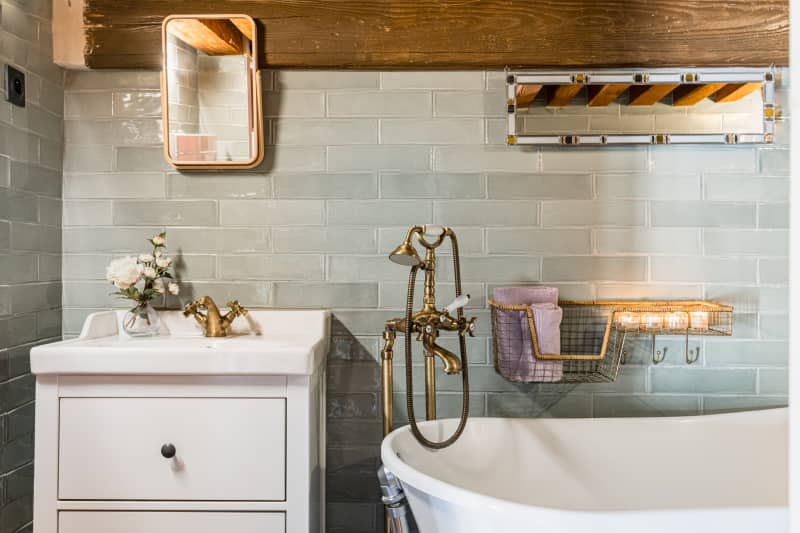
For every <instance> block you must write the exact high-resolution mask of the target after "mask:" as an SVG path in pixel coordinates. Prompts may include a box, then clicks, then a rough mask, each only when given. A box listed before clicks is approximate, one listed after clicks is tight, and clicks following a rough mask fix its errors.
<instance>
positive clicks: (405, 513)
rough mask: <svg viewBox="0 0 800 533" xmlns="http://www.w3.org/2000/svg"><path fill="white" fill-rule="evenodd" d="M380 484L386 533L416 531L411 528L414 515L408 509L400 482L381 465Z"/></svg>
mask: <svg viewBox="0 0 800 533" xmlns="http://www.w3.org/2000/svg"><path fill="white" fill-rule="evenodd" d="M378 482H379V483H380V486H381V493H382V494H383V497H382V498H381V501H382V502H383V506H384V513H385V514H386V524H387V526H388V527H387V531H386V533H411V532H412V531H414V530H412V529H411V526H410V524H411V522H412V521H413V515H412V514H411V509H409V507H408V501H407V500H406V495H405V493H404V492H403V487H402V485H400V480H399V479H397V478H396V477H395V476H394V474H392V473H391V472H389V471H388V470H386V467H384V466H383V465H381V466H380V467H379V468H378Z"/></svg>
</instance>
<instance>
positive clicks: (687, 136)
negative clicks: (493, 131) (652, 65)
mask: <svg viewBox="0 0 800 533" xmlns="http://www.w3.org/2000/svg"><path fill="white" fill-rule="evenodd" d="M775 77H776V73H775V70H774V68H772V67H770V68H717V69H691V68H687V69H649V70H648V69H632V70H592V71H519V72H511V71H507V75H506V84H507V92H506V98H507V102H506V103H507V112H508V117H507V118H508V124H507V125H508V127H507V134H508V137H507V143H508V144H509V145H526V144H531V145H547V144H559V145H614V144H762V143H771V142H773V137H774V133H775V118H776V115H777V112H776V108H775ZM579 95H580V98H576V97H578V96H579ZM706 99H710V100H711V101H712V102H714V103H716V104H732V103H734V102H740V101H741V102H745V99H747V101H748V102H749V104H747V105H745V106H739V108H738V109H736V112H737V113H739V114H738V115H737V116H738V117H740V118H741V117H744V118H748V115H749V118H750V119H751V120H749V121H745V123H744V124H742V121H741V120H740V121H739V124H737V125H735V126H734V125H733V124H734V123H733V122H728V121H727V120H723V118H722V117H723V114H724V113H726V112H727V111H726V110H730V109H731V106H730V105H728V106H727V107H726V106H722V105H721V106H719V107H717V106H711V108H709V107H708V106H706V107H704V109H703V112H705V113H708V114H709V116H711V113H714V112H716V113H718V116H719V117H720V118H718V119H717V121H718V131H713V132H711V131H708V128H707V127H706V128H705V129H703V130H702V131H699V132H693V131H690V130H691V127H688V125H689V120H688V118H687V119H686V120H683V123H681V121H680V120H678V121H677V126H673V127H672V128H671V129H670V130H667V129H664V130H663V131H660V130H659V128H660V127H661V126H660V124H661V123H660V122H659V121H658V120H654V121H652V122H651V123H649V124H648V123H647V122H646V121H641V120H640V121H639V122H638V123H639V124H642V123H644V124H645V125H646V126H645V127H644V128H641V126H639V129H640V130H641V131H635V130H636V128H635V127H634V128H632V129H633V130H634V131H627V130H625V129H622V128H613V129H611V131H608V130H604V128H608V126H604V125H603V124H600V125H599V126H598V127H596V128H595V127H593V124H592V122H591V121H590V120H587V122H586V124H585V126H583V127H582V128H581V131H574V132H572V131H570V132H566V133H565V132H563V131H560V130H561V129H562V128H553V129H556V130H557V131H556V132H552V133H551V132H547V131H541V129H540V128H534V129H535V130H536V131H535V132H533V133H532V132H530V131H529V130H527V129H526V125H527V124H528V123H531V124H533V125H534V126H536V125H537V121H539V122H541V118H542V117H543V116H548V115H550V116H551V117H552V116H555V117H558V116H560V115H561V114H564V113H562V111H560V110H563V109H565V108H567V106H569V107H570V111H569V113H568V114H569V115H570V116H579V115H580V113H582V111H580V110H576V108H577V107H581V106H582V107H584V108H585V114H586V115H587V116H590V115H592V114H594V115H595V116H597V114H598V108H607V107H609V106H612V105H613V106H615V108H619V113H620V115H621V116H622V115H625V114H626V108H634V107H635V108H641V107H643V106H651V107H653V113H654V114H659V113H662V115H663V114H665V113H671V115H672V117H673V118H674V117H675V116H676V113H682V112H683V110H684V109H686V108H689V107H693V106H697V105H699V104H700V103H701V102H703V101H704V100H706ZM575 100H578V103H577V105H575V104H573V102H574V101H575ZM750 104H752V105H750ZM704 105H705V104H704ZM670 108H671V109H670ZM743 109H745V110H746V111H747V112H746V113H744V114H742V113H741V111H742V110H743ZM600 112H602V111H600ZM635 113H636V115H635V116H638V117H643V116H645V113H643V112H641V110H638V111H636V112H635ZM608 116H610V114H609V113H608V112H606V113H605V117H606V118H607V117H608ZM685 116H686V117H688V116H689V115H685ZM633 117H634V115H632V116H631V117H630V118H633ZM656 118H657V117H656ZM598 122H599V121H598ZM632 122H635V121H632ZM665 122H666V121H665ZM551 123H552V122H551ZM670 123H671V124H676V121H675V120H672V121H670ZM645 130H646V131H645ZM756 130H758V131H756Z"/></svg>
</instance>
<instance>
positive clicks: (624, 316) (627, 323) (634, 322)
mask: <svg viewBox="0 0 800 533" xmlns="http://www.w3.org/2000/svg"><path fill="white" fill-rule="evenodd" d="M638 327H639V316H638V315H637V314H636V313H617V328H618V329H621V330H624V331H626V330H631V329H637V328H638Z"/></svg>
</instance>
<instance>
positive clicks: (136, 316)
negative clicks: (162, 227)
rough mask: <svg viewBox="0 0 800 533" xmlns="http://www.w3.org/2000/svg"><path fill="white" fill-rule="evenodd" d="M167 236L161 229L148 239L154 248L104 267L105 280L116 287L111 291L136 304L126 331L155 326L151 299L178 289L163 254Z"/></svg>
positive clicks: (130, 314)
mask: <svg viewBox="0 0 800 533" xmlns="http://www.w3.org/2000/svg"><path fill="white" fill-rule="evenodd" d="M166 237H167V233H166V232H163V231H162V232H161V233H159V234H158V235H156V236H155V237H153V238H151V239H147V242H149V243H150V244H151V245H152V247H153V250H152V251H151V252H150V253H145V254H141V255H140V256H138V257H135V256H132V255H129V256H126V257H120V258H118V259H114V260H113V261H111V263H109V265H108V267H107V268H106V279H107V280H108V281H109V282H111V283H112V284H113V285H114V287H116V288H117V290H116V291H115V292H113V293H111V294H115V295H117V296H119V297H120V298H125V299H128V300H133V301H134V302H136V307H135V308H134V309H133V310H131V311H129V312H128V315H126V318H125V320H124V322H123V325H124V326H125V329H126V331H128V333H132V334H137V333H135V330H134V329H132V328H134V326H137V324H139V327H140V328H150V329H152V328H156V329H157V327H158V321H157V314H156V313H155V311H154V310H152V308H151V307H150V305H149V304H150V302H151V301H152V300H153V299H155V298H156V297H159V296H161V295H163V294H165V293H167V292H169V294H172V295H177V294H178V293H179V292H180V288H179V287H178V283H177V282H176V281H174V279H175V278H174V277H173V274H172V273H171V272H170V270H171V269H172V267H173V261H172V259H171V258H170V257H167V256H166V255H164V251H165V249H166V247H167V238H166ZM153 322H156V323H155V324H154V323H153ZM138 334H140V335H143V333H138ZM148 334H153V333H152V332H150V333H148Z"/></svg>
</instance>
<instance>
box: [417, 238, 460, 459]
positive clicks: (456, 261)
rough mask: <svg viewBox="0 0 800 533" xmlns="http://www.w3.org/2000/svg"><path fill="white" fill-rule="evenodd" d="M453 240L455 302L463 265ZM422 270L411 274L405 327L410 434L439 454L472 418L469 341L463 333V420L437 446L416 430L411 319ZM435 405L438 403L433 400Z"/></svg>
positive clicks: (451, 239)
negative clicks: (417, 284)
mask: <svg viewBox="0 0 800 533" xmlns="http://www.w3.org/2000/svg"><path fill="white" fill-rule="evenodd" d="M449 236H450V244H451V246H452V249H453V270H454V271H455V273H454V278H455V286H456V298H457V297H459V296H461V262H460V261H459V258H458V241H457V240H456V236H455V235H454V234H452V233H450V234H449ZM418 270H419V265H414V266H413V267H411V273H410V274H409V277H408V294H407V297H406V323H405V326H406V327H405V336H406V343H405V344H406V409H407V410H408V421H409V423H410V425H411V433H412V434H413V435H414V437H416V439H417V440H418V441H419V442H420V444H422V445H423V446H426V447H428V448H433V449H436V450H440V449H442V448H447V447H448V446H450V445H451V444H453V443H454V442H455V441H457V440H458V438H459V437H460V436H461V433H463V432H464V428H465V427H466V425H467V418H468V417H469V365H468V363H467V341H466V339H465V338H464V335H463V333H459V335H458V347H459V350H460V351H461V381H462V400H461V419H460V420H459V422H458V428H456V431H455V432H454V433H453V434H452V435H451V436H450V437H449V438H448V439H446V440H443V441H441V442H434V441H431V440H428V439H427V438H425V436H424V435H423V434H422V433H421V432H420V430H419V427H418V426H417V417H416V415H415V414H414V390H413V384H414V373H413V369H412V367H411V363H412V360H411V319H412V314H413V308H414V285H415V283H416V280H417V271H418ZM457 313H458V320H459V322H461V319H462V318H464V309H463V307H459V308H458V310H457ZM434 401H435V399H434Z"/></svg>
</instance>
